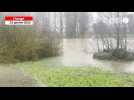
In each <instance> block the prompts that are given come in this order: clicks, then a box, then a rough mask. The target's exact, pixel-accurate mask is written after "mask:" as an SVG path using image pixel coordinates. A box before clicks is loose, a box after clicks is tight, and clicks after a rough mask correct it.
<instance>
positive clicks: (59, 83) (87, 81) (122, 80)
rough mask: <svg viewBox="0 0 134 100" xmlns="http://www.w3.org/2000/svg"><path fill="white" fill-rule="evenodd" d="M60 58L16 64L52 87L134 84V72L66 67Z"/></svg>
mask: <svg viewBox="0 0 134 100" xmlns="http://www.w3.org/2000/svg"><path fill="white" fill-rule="evenodd" d="M58 61H60V59H59V58H57V59H55V58H48V59H43V60H40V61H36V62H24V63H18V64H16V67H18V68H20V69H21V70H23V71H24V73H27V74H29V75H31V76H32V77H33V78H35V79H36V80H37V81H38V82H39V83H41V84H44V85H46V86H50V87H104V86H106V87H116V86H121V87H123V86H125V87H127V86H128V87H129V86H134V74H127V73H113V72H110V71H109V72H108V71H103V70H101V69H99V68H95V67H89V66H84V67H65V66H63V65H62V64H59V62H58Z"/></svg>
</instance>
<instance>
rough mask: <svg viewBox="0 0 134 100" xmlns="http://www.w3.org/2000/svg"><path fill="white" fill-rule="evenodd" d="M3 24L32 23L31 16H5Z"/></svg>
mask: <svg viewBox="0 0 134 100" xmlns="http://www.w3.org/2000/svg"><path fill="white" fill-rule="evenodd" d="M4 21H5V25H33V17H32V16H5V18H4Z"/></svg>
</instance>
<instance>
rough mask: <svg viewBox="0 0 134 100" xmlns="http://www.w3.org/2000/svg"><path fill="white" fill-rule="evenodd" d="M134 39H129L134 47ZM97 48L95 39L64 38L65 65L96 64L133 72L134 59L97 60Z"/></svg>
mask: <svg viewBox="0 0 134 100" xmlns="http://www.w3.org/2000/svg"><path fill="white" fill-rule="evenodd" d="M133 44H134V41H133V40H129V41H128V45H129V46H130V47H131V50H132V49H133V48H134V47H133ZM96 50H97V48H96V43H95V41H94V40H93V39H64V40H63V58H62V62H63V64H64V65H65V66H74V67H79V66H89V65H91V66H93V67H94V66H95V67H100V68H102V69H104V70H112V71H114V72H133V73H134V61H132V62H122V61H107V60H96V59H93V58H92V55H93V53H94V52H95V51H96Z"/></svg>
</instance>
